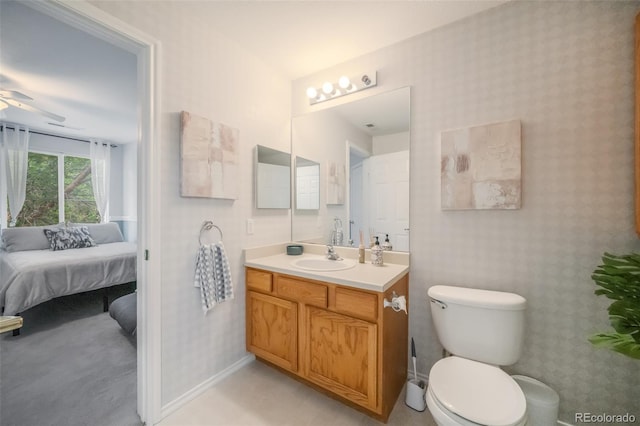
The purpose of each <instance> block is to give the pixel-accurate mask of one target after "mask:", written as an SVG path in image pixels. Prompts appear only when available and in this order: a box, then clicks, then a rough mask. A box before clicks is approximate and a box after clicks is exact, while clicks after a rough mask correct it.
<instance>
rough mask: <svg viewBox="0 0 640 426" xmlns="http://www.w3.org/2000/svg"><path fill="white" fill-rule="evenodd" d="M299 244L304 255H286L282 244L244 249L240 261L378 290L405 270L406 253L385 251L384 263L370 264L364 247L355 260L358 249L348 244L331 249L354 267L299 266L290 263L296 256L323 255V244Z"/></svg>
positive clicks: (249, 264) (262, 267)
mask: <svg viewBox="0 0 640 426" xmlns="http://www.w3.org/2000/svg"><path fill="white" fill-rule="evenodd" d="M302 245H303V246H304V254H302V255H299V256H289V255H287V254H286V244H278V245H274V246H268V247H258V248H254V249H246V250H245V263H244V264H245V266H248V267H251V268H258V269H264V270H267V271H271V272H278V273H281V274H287V275H294V276H298V277H302V278H309V279H313V280H318V281H325V282H330V283H333V284H340V285H344V286H348V287H355V288H360V289H363V290H372V291H378V292H384V291H386V290H387V289H388V288H389V287H391V285H392V284H393V283H395V282H396V281H397V280H398V279H399V278H401V277H402V276H403V275H405V274H406V273H407V272H409V254H408V253H396V252H394V253H392V252H385V263H384V265H382V266H373V265H372V264H371V263H370V262H369V260H368V255H369V253H368V252H369V250H367V256H366V261H365V263H358V259H357V253H358V249H353V248H350V247H336V248H335V249H336V252H338V254H340V256H342V257H344V258H345V259H350V260H355V266H354V267H352V268H349V269H343V270H340V271H309V270H304V269H300V268H298V267H296V266H294V265H293V262H295V261H296V260H298V259H300V258H305V257H307V258H319V259H324V258H325V256H324V255H323V254H322V253H323V250H324V246H321V245H319V246H314V245H307V244H302ZM354 254H355V256H354ZM387 255H388V256H387ZM386 257H389V259H390V260H392V261H394V262H395V263H388V262H387V260H386Z"/></svg>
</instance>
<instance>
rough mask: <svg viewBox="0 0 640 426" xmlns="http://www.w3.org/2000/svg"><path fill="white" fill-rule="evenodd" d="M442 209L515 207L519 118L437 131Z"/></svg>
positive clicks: (518, 185)
mask: <svg viewBox="0 0 640 426" xmlns="http://www.w3.org/2000/svg"><path fill="white" fill-rule="evenodd" d="M440 142H441V147H442V151H441V161H440V176H441V201H442V209H443V210H481V209H519V208H520V204H521V192H522V189H521V159H520V157H521V125H520V120H512V121H506V122H502V123H494V124H486V125H482V126H475V127H466V128H463V129H457V130H449V131H445V132H442V134H441V141H440Z"/></svg>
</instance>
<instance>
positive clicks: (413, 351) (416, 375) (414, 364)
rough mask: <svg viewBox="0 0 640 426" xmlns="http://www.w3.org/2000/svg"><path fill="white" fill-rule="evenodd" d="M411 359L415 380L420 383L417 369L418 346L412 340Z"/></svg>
mask: <svg viewBox="0 0 640 426" xmlns="http://www.w3.org/2000/svg"><path fill="white" fill-rule="evenodd" d="M411 359H412V360H413V378H414V379H415V380H416V382H417V381H418V369H417V368H416V344H415V342H414V341H413V337H412V338H411Z"/></svg>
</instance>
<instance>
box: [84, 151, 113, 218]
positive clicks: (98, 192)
mask: <svg viewBox="0 0 640 426" xmlns="http://www.w3.org/2000/svg"><path fill="white" fill-rule="evenodd" d="M90 146H91V148H90V149H89V156H90V158H91V185H92V187H93V196H94V198H95V199H96V206H97V207H98V213H100V221H101V222H103V223H104V222H108V221H109V180H110V179H109V171H110V169H111V145H110V144H108V143H103V142H101V141H96V140H91V141H90Z"/></svg>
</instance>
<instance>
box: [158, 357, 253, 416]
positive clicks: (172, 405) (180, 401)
mask: <svg viewBox="0 0 640 426" xmlns="http://www.w3.org/2000/svg"><path fill="white" fill-rule="evenodd" d="M255 359H256V357H255V355H253V354H248V355H247V356H245V357H244V358H241V359H239V360H238V361H236V362H235V363H233V364H231V365H230V366H229V367H227V368H225V369H224V370H222V371H221V372H219V373H218V374H216V375H215V376H211V377H210V378H208V379H207V380H205V381H204V382H202V383H200V384H199V385H197V386H196V387H194V388H193V389H191V390H189V391H187V392H185V393H184V394H182V395H180V396H179V397H177V398H176V399H174V400H173V401H171V402H169V403H168V404H167V405H165V406H163V407H162V409H161V414H160V418H161V419H164V418H165V417H167V416H168V415H170V414H171V413H173V412H175V411H176V410H178V409H180V408H182V407H183V406H184V405H185V404H187V403H188V402H190V401H191V400H193V399H194V398H196V397H198V396H199V395H201V394H202V393H204V392H205V391H207V390H208V389H209V388H211V387H212V386H214V385H215V384H216V383H218V382H220V381H221V380H223V379H225V378H227V377H228V376H230V375H231V374H233V373H235V372H236V371H238V370H240V369H241V368H242V367H244V366H246V365H247V364H249V363H250V362H253V361H254V360H255Z"/></svg>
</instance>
